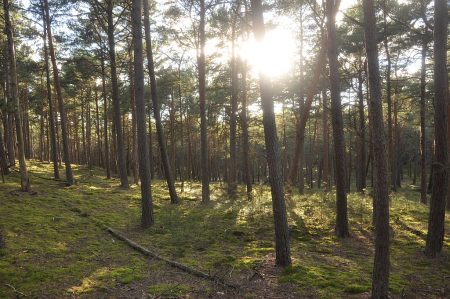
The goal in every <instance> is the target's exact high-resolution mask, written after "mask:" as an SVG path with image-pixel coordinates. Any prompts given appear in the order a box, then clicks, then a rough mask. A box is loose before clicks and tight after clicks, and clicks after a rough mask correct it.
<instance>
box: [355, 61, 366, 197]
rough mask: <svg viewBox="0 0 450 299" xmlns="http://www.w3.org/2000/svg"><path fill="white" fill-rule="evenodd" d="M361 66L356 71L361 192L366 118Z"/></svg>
mask: <svg viewBox="0 0 450 299" xmlns="http://www.w3.org/2000/svg"><path fill="white" fill-rule="evenodd" d="M362 72H363V70H362V68H361V69H360V70H359V71H358V114H359V132H358V133H359V134H358V141H359V142H358V143H359V151H358V156H359V159H358V160H359V161H358V186H357V190H358V191H359V192H363V191H364V189H365V188H366V160H367V158H366V120H365V115H364V94H363V83H364V80H363V76H362Z"/></svg>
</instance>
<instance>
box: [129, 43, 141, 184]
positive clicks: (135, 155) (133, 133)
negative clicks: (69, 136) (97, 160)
mask: <svg viewBox="0 0 450 299" xmlns="http://www.w3.org/2000/svg"><path fill="white" fill-rule="evenodd" d="M131 43H132V44H133V40H131ZM128 54H129V56H130V59H131V61H130V64H129V66H130V68H129V77H130V78H129V79H130V106H131V132H130V134H131V159H130V160H131V161H130V162H131V170H132V173H133V183H134V184H135V185H138V184H139V173H138V172H139V166H138V149H137V129H136V126H137V124H136V99H135V96H134V93H135V92H134V89H135V80H134V74H133V72H134V70H133V53H131V49H130V52H129V53H128Z"/></svg>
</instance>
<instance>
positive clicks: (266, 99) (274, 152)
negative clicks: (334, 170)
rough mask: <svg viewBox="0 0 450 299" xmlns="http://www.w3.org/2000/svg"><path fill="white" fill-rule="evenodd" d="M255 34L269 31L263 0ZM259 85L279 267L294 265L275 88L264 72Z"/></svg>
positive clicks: (255, 1) (255, 7)
mask: <svg viewBox="0 0 450 299" xmlns="http://www.w3.org/2000/svg"><path fill="white" fill-rule="evenodd" d="M251 8H252V11H253V32H254V34H255V38H256V40H257V41H262V40H264V35H265V28H264V18H263V8H262V3H261V0H252V1H251ZM259 76H260V78H259V85H260V92H261V103H262V109H263V125H264V139H265V144H266V153H267V163H268V166H269V180H270V187H271V191H272V207H273V216H274V221H275V250H276V264H277V265H279V266H282V267H284V266H288V265H290V264H291V254H290V246H289V228H288V222H287V214H286V203H285V200H284V187H283V174H282V169H281V163H280V162H281V159H280V149H279V145H278V137H277V127H276V123H275V113H274V108H273V98H272V87H271V83H270V80H269V78H268V77H267V76H266V75H265V74H264V73H262V72H261V73H260V75H259Z"/></svg>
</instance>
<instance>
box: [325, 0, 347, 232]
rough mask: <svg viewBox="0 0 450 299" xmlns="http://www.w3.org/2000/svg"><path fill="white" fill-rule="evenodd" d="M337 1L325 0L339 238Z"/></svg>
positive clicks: (341, 163) (341, 145) (343, 200)
mask: <svg viewBox="0 0 450 299" xmlns="http://www.w3.org/2000/svg"><path fill="white" fill-rule="evenodd" d="M339 1H340V0H337V1H336V2H335V1H334V0H327V2H326V10H327V33H328V34H327V37H328V47H327V48H328V62H329V66H330V91H331V118H332V122H331V123H332V127H333V141H334V142H333V143H334V157H335V162H334V164H335V173H336V227H335V229H336V235H337V236H338V237H340V238H345V237H348V235H349V232H348V217H347V187H346V175H345V174H346V164H345V140H344V122H343V119H342V107H341V96H340V93H341V90H340V82H339V80H340V79H339V63H338V51H337V43H336V24H335V17H336V14H335V12H336V11H337V10H338V8H339Z"/></svg>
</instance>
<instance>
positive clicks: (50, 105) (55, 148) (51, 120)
mask: <svg viewBox="0 0 450 299" xmlns="http://www.w3.org/2000/svg"><path fill="white" fill-rule="evenodd" d="M42 16H43V20H44V24H43V28H44V29H43V30H44V60H45V77H46V86H47V103H48V117H49V126H50V142H51V155H52V162H53V176H54V177H55V179H56V180H59V167H58V145H57V143H56V124H55V115H54V113H55V111H54V108H53V99H52V86H51V81H50V67H49V63H48V49H47V29H46V26H45V10H44V7H42Z"/></svg>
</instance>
